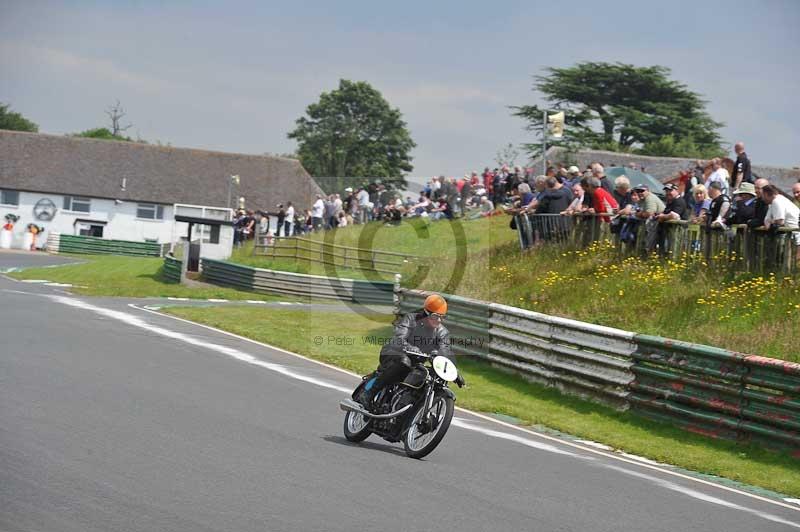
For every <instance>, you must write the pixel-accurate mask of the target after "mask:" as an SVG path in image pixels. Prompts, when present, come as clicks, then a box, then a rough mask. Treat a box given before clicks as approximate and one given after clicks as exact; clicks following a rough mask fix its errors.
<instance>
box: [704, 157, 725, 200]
mask: <svg viewBox="0 0 800 532" xmlns="http://www.w3.org/2000/svg"><path fill="white" fill-rule="evenodd" d="M711 168H713V170H714V171H713V172H711V174H710V175H709V176H708V179H706V188H708V187H710V186H711V183H714V182H715V181H718V182H719V183H720V184H722V193H723V194H725V195H726V196H730V194H729V192H730V175H729V174H728V171H727V170H725V168H723V166H722V161H721V160H720V159H719V157H715V158H713V159H711Z"/></svg>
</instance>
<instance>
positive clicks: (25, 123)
mask: <svg viewBox="0 0 800 532" xmlns="http://www.w3.org/2000/svg"><path fill="white" fill-rule="evenodd" d="M10 107H11V106H10V105H9V104H7V103H0V129H11V130H14V131H29V132H31V133H38V132H39V126H37V125H36V124H34V123H33V122H31V121H30V120H28V119H27V118H25V117H24V116H22V115H21V114H19V113H15V112H14V111H12V110H11V109H10Z"/></svg>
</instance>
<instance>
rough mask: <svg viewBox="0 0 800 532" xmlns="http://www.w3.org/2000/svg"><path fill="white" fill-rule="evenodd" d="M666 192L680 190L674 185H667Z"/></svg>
mask: <svg viewBox="0 0 800 532" xmlns="http://www.w3.org/2000/svg"><path fill="white" fill-rule="evenodd" d="M664 190H678V187H677V185H675V184H674V183H667V184H666V185H664Z"/></svg>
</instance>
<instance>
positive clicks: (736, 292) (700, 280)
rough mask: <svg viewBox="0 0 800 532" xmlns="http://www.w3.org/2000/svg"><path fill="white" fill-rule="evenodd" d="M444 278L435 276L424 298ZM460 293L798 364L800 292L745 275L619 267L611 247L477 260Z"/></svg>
mask: <svg viewBox="0 0 800 532" xmlns="http://www.w3.org/2000/svg"><path fill="white" fill-rule="evenodd" d="M446 278H447V274H446V273H445V272H433V273H432V275H430V276H429V277H428V278H427V279H426V280H425V281H424V282H423V283H422V284H421V287H422V288H426V289H430V290H438V289H440V287H441V286H442V285H443V284H444V282H445V280H446ZM456 293H458V294H460V295H464V296H468V297H474V298H477V299H481V300H485V301H495V302H500V303H506V304H508V305H513V306H516V307H522V308H526V309H530V310H535V311H537V312H543V313H546V314H552V315H557V316H564V317H568V318H573V319H577V320H581V321H586V322H590V323H597V324H601V325H607V326H611V327H618V328H621V329H625V330H629V331H634V332H638V333H645V334H654V335H660V336H665V337H669V338H675V339H679V340H686V341H690V342H695V343H701V344H708V345H714V346H719V347H723V348H726V349H731V350H735V351H741V352H747V353H755V354H759V355H763V356H769V357H774V358H781V359H785V360H790V361H794V362H800V349H798V348H797V346H798V345H800V327H798V326H797V324H798V322H799V321H800V283H798V281H797V280H793V279H781V278H777V277H775V276H771V275H766V276H754V275H739V276H736V277H733V276H732V275H731V274H730V273H729V272H728V271H727V270H726V269H715V268H712V267H711V266H710V265H708V264H706V263H704V262H703V261H702V259H692V258H690V257H686V258H685V259H684V260H681V261H679V262H671V261H666V262H665V261H661V260H659V259H657V258H652V259H649V260H641V259H638V258H629V259H626V260H620V259H619V257H618V256H617V255H616V254H615V252H614V251H613V249H612V246H611V245H610V243H597V244H595V245H594V246H593V247H592V248H589V249H586V250H582V251H568V250H565V249H558V248H549V247H541V248H538V249H535V250H531V251H528V252H525V253H520V251H519V249H518V248H517V246H515V245H506V246H504V247H500V248H496V249H493V250H487V251H486V252H483V253H481V254H480V255H479V256H475V257H472V258H471V260H470V262H469V263H468V264H467V266H466V269H465V275H464V281H463V282H462V283H461V285H460V286H459V287H458V290H457V291H456Z"/></svg>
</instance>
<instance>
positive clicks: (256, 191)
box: [0, 130, 322, 248]
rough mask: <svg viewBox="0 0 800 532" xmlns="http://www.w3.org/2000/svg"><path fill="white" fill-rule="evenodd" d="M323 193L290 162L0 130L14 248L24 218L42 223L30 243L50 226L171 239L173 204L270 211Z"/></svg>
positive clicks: (4, 199) (1, 216)
mask: <svg viewBox="0 0 800 532" xmlns="http://www.w3.org/2000/svg"><path fill="white" fill-rule="evenodd" d="M234 175H236V176H239V178H238V184H237V183H236V181H237V180H235V179H234V180H232V179H231V176H234ZM321 192H322V191H321V189H320V188H319V186H317V184H316V183H315V182H314V180H313V179H312V178H311V176H309V174H308V172H306V171H305V169H304V168H303V167H302V165H301V164H300V162H299V161H296V160H294V159H286V158H282V157H268V156H261V155H243V154H239V153H223V152H214V151H206V150H195V149H186V148H171V147H163V146H152V145H148V144H140V143H135V142H122V141H108V140H95V139H84V138H74V137H65V136H57V135H41V134H37V133H21V132H17V131H6V130H0V224H6V223H7V220H6V215H8V214H11V215H13V216H14V217H17V218H18V220H17V221H16V222H13V229H12V243H11V245H12V247H15V248H20V247H22V246H23V241H24V240H25V233H26V232H28V227H29V225H30V224H35V225H36V226H38V227H41V228H43V233H42V234H40V235H38V236H37V239H36V244H37V247H42V246H43V245H44V243H45V242H46V239H47V234H48V233H49V232H50V231H57V232H59V233H61V234H62V235H86V236H95V237H101V238H106V239H115V240H132V241H140V242H145V241H149V242H158V243H162V244H164V243H170V242H171V239H172V238H173V236H174V234H175V233H176V228H175V221H174V218H175V205H176V204H184V205H196V206H202V207H205V208H210V209H213V208H215V207H216V208H219V209H225V208H227V207H229V205H228V201H229V200H228V198H229V197H230V198H231V199H230V207H238V206H239V198H242V197H243V198H244V203H245V207H246V208H247V209H253V210H264V211H267V210H269V211H274V210H275V205H276V204H277V203H284V202H286V201H291V202H293V203H294V204H295V205H297V206H306V205H311V203H313V198H314V196H315V194H318V193H321ZM6 227H8V225H6ZM178 233H179V234H185V229H183V228H181V229H180V230H179V231H178Z"/></svg>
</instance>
